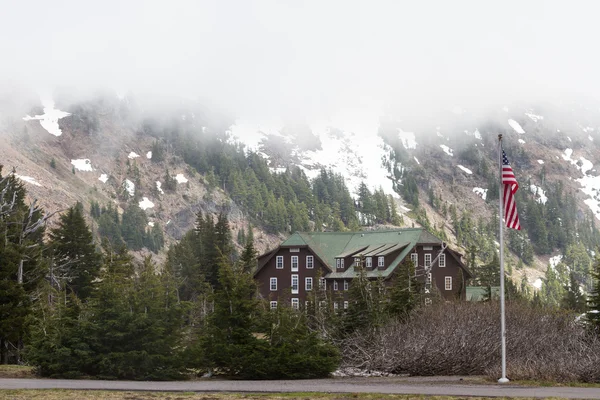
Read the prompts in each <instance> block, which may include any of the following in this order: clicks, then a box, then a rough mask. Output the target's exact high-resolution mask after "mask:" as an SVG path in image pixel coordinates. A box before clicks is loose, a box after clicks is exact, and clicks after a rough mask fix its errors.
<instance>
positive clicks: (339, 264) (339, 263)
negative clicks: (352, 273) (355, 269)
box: [335, 258, 342, 269]
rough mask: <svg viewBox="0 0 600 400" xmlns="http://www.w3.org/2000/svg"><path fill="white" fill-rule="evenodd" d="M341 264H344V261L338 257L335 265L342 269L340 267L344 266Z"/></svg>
mask: <svg viewBox="0 0 600 400" xmlns="http://www.w3.org/2000/svg"><path fill="white" fill-rule="evenodd" d="M341 265H342V263H341V262H340V259H339V258H336V259H335V267H336V268H337V269H340V268H342V267H341Z"/></svg>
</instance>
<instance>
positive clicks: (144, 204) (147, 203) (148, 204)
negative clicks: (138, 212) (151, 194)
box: [132, 195, 154, 210]
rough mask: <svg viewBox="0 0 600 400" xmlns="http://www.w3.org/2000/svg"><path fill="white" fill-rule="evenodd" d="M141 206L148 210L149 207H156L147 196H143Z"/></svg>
mask: <svg viewBox="0 0 600 400" xmlns="http://www.w3.org/2000/svg"><path fill="white" fill-rule="evenodd" d="M132 196H133V195H132ZM139 206H140V208H141V209H142V210H147V209H148V208H154V203H153V202H151V201H150V200H148V198H147V197H142V201H140V202H139Z"/></svg>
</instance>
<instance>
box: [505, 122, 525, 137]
mask: <svg viewBox="0 0 600 400" xmlns="http://www.w3.org/2000/svg"><path fill="white" fill-rule="evenodd" d="M508 124H509V125H510V127H511V128H513V129H514V130H515V132H517V133H519V134H523V133H525V131H524V130H523V128H521V125H519V123H518V122H517V121H515V120H514V119H509V120H508Z"/></svg>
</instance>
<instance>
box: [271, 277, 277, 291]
mask: <svg viewBox="0 0 600 400" xmlns="http://www.w3.org/2000/svg"><path fill="white" fill-rule="evenodd" d="M276 290H277V278H271V291H272V292H274V291H276Z"/></svg>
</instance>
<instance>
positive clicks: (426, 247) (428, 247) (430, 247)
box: [423, 246, 433, 250]
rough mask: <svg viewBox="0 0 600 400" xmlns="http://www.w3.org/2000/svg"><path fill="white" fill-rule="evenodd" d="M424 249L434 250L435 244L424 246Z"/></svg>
mask: <svg viewBox="0 0 600 400" xmlns="http://www.w3.org/2000/svg"><path fill="white" fill-rule="evenodd" d="M423 250H433V246H423Z"/></svg>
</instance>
